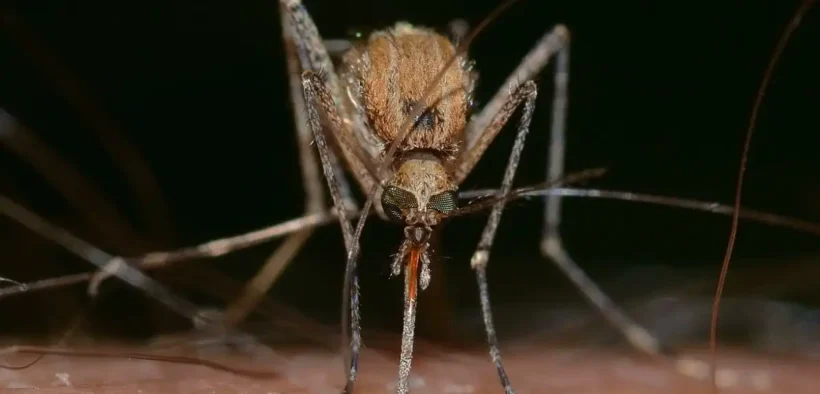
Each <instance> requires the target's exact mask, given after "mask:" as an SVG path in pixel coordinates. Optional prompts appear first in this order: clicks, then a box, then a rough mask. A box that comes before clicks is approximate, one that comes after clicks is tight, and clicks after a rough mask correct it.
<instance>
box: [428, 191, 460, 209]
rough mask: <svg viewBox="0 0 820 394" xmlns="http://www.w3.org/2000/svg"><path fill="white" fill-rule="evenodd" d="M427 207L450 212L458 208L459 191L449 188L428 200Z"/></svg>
mask: <svg viewBox="0 0 820 394" xmlns="http://www.w3.org/2000/svg"><path fill="white" fill-rule="evenodd" d="M427 208H430V209H435V210H436V211H439V212H441V213H445V214H446V213H449V212H451V211H452V210H454V209H456V208H458V193H457V192H456V191H455V190H448V191H446V192H442V193H439V194H436V195H433V196H430V200H429V201H427Z"/></svg>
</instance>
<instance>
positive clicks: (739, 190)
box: [709, 0, 815, 392]
mask: <svg viewBox="0 0 820 394" xmlns="http://www.w3.org/2000/svg"><path fill="white" fill-rule="evenodd" d="M814 1H815V0H804V1H803V2H802V4H801V5H800V8H798V9H797V11H796V12H795V13H794V16H793V17H792V19H791V22H790V23H789V25H788V26H786V29H785V30H784V31H783V34H782V35H781V36H780V41H778V43H777V47H776V48H775V50H774V54H773V55H772V58H771V59H770V60H769V64H768V66H767V67H766V72H765V74H764V75H763V81H762V82H761V83H760V87H759V88H758V91H757V97H756V98H755V103H754V106H753V107H752V116H751V117H750V118H749V126H748V128H747V129H746V139H745V141H744V142H743V153H742V154H741V156H740V169H739V170H738V174H737V187H736V189H735V203H734V212H732V225H731V230H730V231H729V243H728V244H727V245H726V253H725V255H724V256H723V264H722V265H721V268H720V278H719V279H718V285H717V290H716V291H715V299H714V303H713V304H712V323H711V325H710V327H709V354H710V360H709V366H710V369H711V377H710V378H711V380H712V388H713V390H714V391H715V392H718V391H719V389H718V387H717V379H716V378H715V374H716V373H717V322H718V313H719V311H720V297H721V296H722V295H723V288H724V287H725V285H726V275H727V274H728V273H729V262H730V261H731V259H732V251H733V250H734V247H735V241H736V239H737V227H738V221H739V219H740V200H741V196H742V194H743V176H744V175H745V174H746V162H747V159H748V158H749V148H750V146H751V143H752V134H753V133H754V126H755V123H756V122H757V114H758V111H759V110H760V104H761V103H762V102H763V96H764V94H765V93H766V88H767V87H768V86H769V81H770V80H771V76H772V73H773V71H774V67H775V65H777V60H778V59H779V58H780V55H781V54H782V53H783V50H784V49H785V47H786V43H787V42H788V41H789V37H791V34H792V32H794V30H795V29H797V26H799V25H800V20H801V19H802V18H803V15H805V14H806V12H808V10H809V8H811V6H812V5H813V4H814Z"/></svg>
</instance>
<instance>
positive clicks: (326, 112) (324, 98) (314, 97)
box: [302, 71, 361, 393]
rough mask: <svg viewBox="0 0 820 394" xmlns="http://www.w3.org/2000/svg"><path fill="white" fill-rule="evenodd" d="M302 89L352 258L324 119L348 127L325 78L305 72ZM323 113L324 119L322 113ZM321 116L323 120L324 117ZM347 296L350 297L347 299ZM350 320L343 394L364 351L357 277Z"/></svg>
mask: <svg viewBox="0 0 820 394" xmlns="http://www.w3.org/2000/svg"><path fill="white" fill-rule="evenodd" d="M302 87H303V89H304V92H305V99H306V102H307V114H308V120H309V124H310V128H311V130H312V131H313V138H314V140H315V142H316V148H317V149H318V151H319V157H320V159H321V161H322V168H323V170H324V175H325V179H326V180H327V184H328V188H329V189H330V195H331V197H332V199H333V205H334V206H335V207H336V209H337V211H338V212H339V222H340V224H341V227H342V235H343V236H344V240H345V249H346V250H347V253H348V254H350V253H351V252H352V251H353V250H354V246H355V245H353V242H354V238H353V236H354V231H353V228H352V226H351V223H350V220H349V219H348V217H347V212H346V211H345V210H344V199H343V198H342V196H341V193H340V191H339V182H338V180H337V178H336V172H335V171H334V169H333V165H332V162H331V160H330V152H331V151H330V147H329V146H328V143H327V141H326V139H325V136H324V133H323V130H322V118H324V119H325V120H326V121H327V122H326V123H327V124H330V125H331V126H332V127H333V128H334V129H335V130H333V132H338V130H340V129H341V128H342V127H344V125H343V124H342V120H341V118H340V117H339V113H338V111H337V110H336V106H335V105H334V103H333V97H332V96H331V94H330V91H329V90H328V88H327V86H325V84H324V81H323V80H322V78H321V77H320V76H319V75H318V74H316V73H314V72H313V71H305V72H304V73H303V74H302ZM319 110H321V115H320V111H319ZM320 116H321V117H320ZM346 296H347V295H346ZM349 296H350V317H351V321H350V324H351V329H352V332H351V342H350V351H351V359H350V365H349V366H348V367H347V368H346V369H347V371H346V372H347V383H346V384H345V389H344V391H343V393H352V392H353V384H354V382H355V381H356V372H357V368H358V358H359V349H360V347H361V327H360V325H359V320H360V316H359V283H358V278H357V277H356V276H355V273H354V276H353V281H352V286H351V288H350V294H349Z"/></svg>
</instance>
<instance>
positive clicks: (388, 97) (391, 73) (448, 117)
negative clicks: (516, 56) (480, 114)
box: [346, 23, 472, 156]
mask: <svg viewBox="0 0 820 394" xmlns="http://www.w3.org/2000/svg"><path fill="white" fill-rule="evenodd" d="M455 52H456V51H455V47H454V46H453V44H452V43H451V42H450V41H449V40H448V39H447V38H445V37H444V36H441V35H439V34H437V33H435V32H433V31H430V30H426V29H422V28H417V27H412V26H410V25H408V24H401V23H399V24H396V26H395V27H394V28H392V29H389V30H387V31H381V32H377V33H374V34H372V35H371V36H370V38H369V39H368V40H367V42H366V43H364V44H363V46H361V47H359V48H357V49H355V50H353V51H351V53H349V54H348V57H347V59H346V60H347V62H348V63H349V64H351V63H352V64H355V65H356V74H357V77H358V79H359V81H358V82H359V83H358V85H359V86H358V89H359V91H358V92H357V93H358V96H359V97H357V100H359V101H360V104H361V107H362V109H363V111H364V115H365V116H366V117H367V120H368V123H369V124H370V126H371V127H372V129H373V132H374V133H375V134H376V136H378V138H379V139H381V140H382V142H384V143H385V144H390V142H392V141H393V140H394V139H396V138H397V137H398V136H399V134H400V132H401V130H400V128H401V126H402V123H403V122H404V121H405V119H406V118H407V115H408V112H410V111H411V110H412V106H413V105H414V104H415V103H416V102H417V101H418V100H420V99H421V98H422V95H423V94H424V91H425V89H426V88H427V87H428V86H430V84H431V83H432V82H433V79H434V78H435V77H436V74H437V73H438V72H439V71H440V70H441V69H443V68H444V66H445V65H446V63H447V61H448V60H450V58H451V57H452V56H453V55H454V54H455ZM462 63H463V62H462ZM471 78H472V75H470V73H469V72H468V71H465V70H464V68H463V67H462V64H460V63H459V62H456V63H455V64H453V65H451V66H450V67H449V68H448V71H447V72H446V73H445V75H444V76H443V78H442V79H441V81H440V82H439V83H438V84H437V85H436V88H435V89H434V90H433V92H432V94H431V95H430V97H429V98H427V101H426V102H427V103H428V108H427V110H426V111H425V112H424V113H422V115H421V116H419V118H418V121H417V122H416V124H415V127H414V130H413V131H412V132H411V133H410V134H409V135H408V137H407V139H405V141H404V143H403V144H402V145H401V147H400V150H401V151H411V150H416V149H425V150H432V151H437V152H440V153H442V154H443V155H444V156H453V155H454V154H455V153H456V152H457V151H458V149H459V147H460V146H461V143H462V140H463V133H464V128H465V125H466V122H467V113H468V106H469V93H470V92H468V90H469V89H470V88H471V86H472V85H471V84H472V79H471Z"/></svg>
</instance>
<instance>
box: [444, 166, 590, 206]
mask: <svg viewBox="0 0 820 394" xmlns="http://www.w3.org/2000/svg"><path fill="white" fill-rule="evenodd" d="M605 173H606V169H605V168H592V169H589V170H584V171H579V172H576V173H573V174H568V175H566V176H564V177H563V178H560V179H556V180H552V181H547V182H542V183H539V184H537V185H533V186H527V187H522V188H520V189H515V190H512V191H510V192H509V193H507V194H506V195H502V196H493V195H489V193H492V192H497V190H486V191H487V192H489V193H487V194H483V195H479V198H482V197H487V199H482V200H480V201H478V202H474V203H470V204H469V205H467V206H464V207H462V208H459V209H456V210H454V211H452V212H450V213H449V214H447V215H446V217H448V218H450V217H455V216H464V215H469V214H471V213H475V212H480V211H483V210H485V209H487V208H490V207H492V206H494V205H495V204H498V203H499V202H502V201H504V202H507V201H511V200H515V199H517V198H519V197H523V196H525V195H532V194H533V193H537V192H539V191H543V190H550V189H552V188H554V187H556V186H560V185H568V184H573V183H579V182H583V181H587V180H590V179H593V178H598V177H601V176H603V175H604V174H605ZM484 191H485V190H479V191H477V192H474V193H475V194H478V193H480V192H484Z"/></svg>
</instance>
